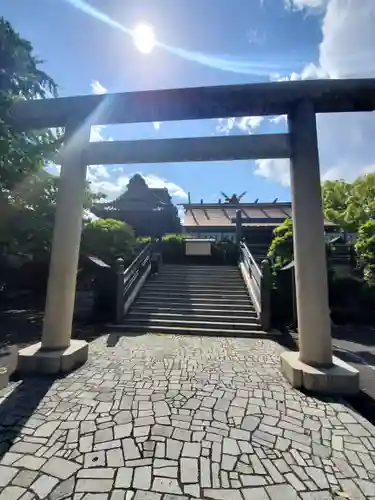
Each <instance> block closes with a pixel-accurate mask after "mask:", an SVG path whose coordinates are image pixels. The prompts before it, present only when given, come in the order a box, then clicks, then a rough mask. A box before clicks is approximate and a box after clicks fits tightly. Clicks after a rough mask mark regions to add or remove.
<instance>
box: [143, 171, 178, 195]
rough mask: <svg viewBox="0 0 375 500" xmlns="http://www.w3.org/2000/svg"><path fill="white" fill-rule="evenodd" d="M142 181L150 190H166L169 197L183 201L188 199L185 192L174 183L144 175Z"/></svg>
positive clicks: (154, 176) (155, 176)
mask: <svg viewBox="0 0 375 500" xmlns="http://www.w3.org/2000/svg"><path fill="white" fill-rule="evenodd" d="M144 179H145V181H146V183H147V185H148V186H149V187H150V188H167V189H168V191H169V194H170V195H171V196H174V197H176V198H181V199H185V200H186V199H187V198H188V194H187V192H186V191H185V190H184V189H183V188H182V187H181V186H179V185H178V184H175V183H174V182H170V181H167V180H166V179H163V178H162V177H158V176H157V175H153V174H150V175H145V176H144Z"/></svg>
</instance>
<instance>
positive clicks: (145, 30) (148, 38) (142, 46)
mask: <svg viewBox="0 0 375 500" xmlns="http://www.w3.org/2000/svg"><path fill="white" fill-rule="evenodd" d="M133 41H134V45H135V46H136V47H137V49H138V50H139V52H142V54H149V53H150V52H151V51H152V49H153V48H154V47H155V43H156V40H155V34H154V29H153V27H152V26H150V25H149V24H144V23H142V24H138V25H137V26H136V27H135V28H134V30H133Z"/></svg>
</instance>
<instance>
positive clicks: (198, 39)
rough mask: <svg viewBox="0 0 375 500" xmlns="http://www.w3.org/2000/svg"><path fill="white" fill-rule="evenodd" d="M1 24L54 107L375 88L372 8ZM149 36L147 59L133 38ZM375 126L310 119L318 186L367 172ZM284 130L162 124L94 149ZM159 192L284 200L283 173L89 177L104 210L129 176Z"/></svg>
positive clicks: (110, 15) (46, 2) (210, 4)
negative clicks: (336, 84) (117, 96)
mask: <svg viewBox="0 0 375 500" xmlns="http://www.w3.org/2000/svg"><path fill="white" fill-rule="evenodd" d="M1 4H2V5H1V7H2V8H1V14H2V15H3V16H4V17H5V18H6V19H8V20H9V21H10V22H11V23H12V24H13V26H14V27H15V28H16V29H17V30H18V31H19V32H20V33H21V35H22V36H23V37H24V38H27V39H28V40H30V41H31V42H32V44H33V46H34V48H35V53H36V54H37V55H38V56H39V57H40V58H41V59H43V60H44V61H45V62H44V64H43V67H44V69H45V70H46V71H47V72H48V73H49V74H50V75H51V76H52V77H53V78H54V79H55V80H56V82H57V83H58V84H59V86H60V93H61V95H62V96H70V95H77V94H89V93H104V92H119V91H133V90H147V89H160V88H175V87H191V86H201V85H226V84H235V83H251V82H260V81H270V80H283V79H306V78H322V77H324V78H345V77H355V76H359V77H374V76H375V67H374V65H375V57H374V54H375V34H374V32H375V30H374V29H373V26H374V25H375V1H374V0H361V9H358V0H251V1H250V0H157V1H155V0H148V1H146V0H143V1H142V0H127V1H124V0H87V1H84V0H34V1H33V2H31V1H29V0H1ZM142 23H146V24H147V25H149V26H151V27H152V29H153V32H154V34H155V38H156V40H157V45H156V46H155V48H154V50H152V51H151V52H150V53H148V54H143V53H141V52H140V51H139V50H138V49H137V48H136V46H135V44H134V40H133V38H132V36H131V31H132V30H133V29H134V28H135V27H136V26H139V25H140V24H142ZM374 125H375V119H374V114H373V113H372V114H370V113H368V114H357V115H356V116H354V115H345V116H340V117H339V116H336V115H330V116H324V117H318V134H319V145H320V148H321V172H322V178H324V179H325V178H329V179H332V178H340V177H343V178H347V179H353V178H355V177H356V176H357V175H360V174H362V173H365V172H370V171H373V170H375V150H374V147H373V145H372V138H373V134H374V131H375V126H374ZM285 130H286V122H285V119H284V117H270V118H258V117H248V118H245V119H241V120H239V119H237V120H234V119H224V120H205V121H194V122H184V123H177V122H164V123H161V124H158V123H155V124H138V125H126V126H109V127H99V128H95V130H93V132H92V140H119V139H140V138H154V139H157V138H167V137H186V136H197V135H199V136H209V135H220V134H253V133H269V132H280V131H285ZM136 171H139V172H141V173H142V174H143V175H144V176H145V177H146V179H147V181H148V183H149V185H152V186H157V187H162V186H166V187H168V189H169V190H170V192H171V194H173V195H174V201H175V202H177V203H180V202H183V201H186V198H187V193H188V192H190V193H191V197H192V199H193V201H199V200H200V199H201V198H203V199H204V200H205V201H207V202H213V201H217V199H218V198H219V197H220V196H221V195H220V191H224V192H226V193H227V194H231V193H234V192H236V193H239V192H242V191H245V190H246V191H247V195H246V197H245V199H246V200H248V201H252V200H254V199H255V198H259V199H260V200H262V201H268V200H273V199H274V198H276V197H277V198H279V199H280V200H288V199H290V189H289V172H288V163H287V161H285V160H262V161H258V162H254V161H239V162H225V163H224V162H222V163H191V164H168V165H137V166H133V165H127V166H116V167H113V166H92V167H90V168H89V169H88V178H89V180H90V181H91V182H92V187H93V188H94V189H97V190H101V191H104V192H106V193H107V194H108V196H109V197H110V198H113V197H114V196H116V195H118V194H120V192H122V191H123V190H124V188H125V186H126V183H127V180H128V178H129V176H130V175H131V174H132V173H134V172H136Z"/></svg>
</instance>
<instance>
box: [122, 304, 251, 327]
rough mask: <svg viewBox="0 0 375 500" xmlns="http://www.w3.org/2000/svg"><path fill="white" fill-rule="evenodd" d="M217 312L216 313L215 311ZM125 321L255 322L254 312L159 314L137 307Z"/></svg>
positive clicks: (159, 312)
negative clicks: (242, 313) (241, 313)
mask: <svg viewBox="0 0 375 500" xmlns="http://www.w3.org/2000/svg"><path fill="white" fill-rule="evenodd" d="M215 312H217V311H215ZM126 319H130V320H131V321H133V320H136V321H146V322H147V321H149V320H153V319H159V320H178V321H184V320H188V321H189V322H190V321H194V322H195V321H198V322H201V321H208V322H212V321H214V322H215V321H219V322H222V323H248V324H249V323H251V324H254V322H255V321H256V320H257V317H256V314H255V312H254V313H253V312H252V313H250V314H247V315H238V314H230V315H229V314H227V315H223V314H215V313H211V314H207V313H202V314H199V313H193V312H191V311H186V312H161V311H154V310H149V311H142V310H139V309H138V308H137V307H135V308H134V309H132V310H131V311H130V312H129V313H128V314H127V316H126Z"/></svg>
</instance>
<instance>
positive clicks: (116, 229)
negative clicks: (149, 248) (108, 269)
mask: <svg viewBox="0 0 375 500" xmlns="http://www.w3.org/2000/svg"><path fill="white" fill-rule="evenodd" d="M135 245H136V239H135V236H134V231H133V229H132V228H131V227H130V226H128V224H125V223H124V222H120V221H118V220H114V219H97V220H94V221H91V222H89V223H88V224H86V225H85V227H84V228H83V231H82V240H81V251H82V253H84V254H85V255H89V256H94V257H98V258H100V259H102V260H103V261H104V262H106V263H107V264H109V265H113V264H114V262H115V261H116V259H117V258H118V257H121V258H123V259H124V260H125V261H126V262H129V261H130V260H131V259H132V258H133V257H134V249H135Z"/></svg>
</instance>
